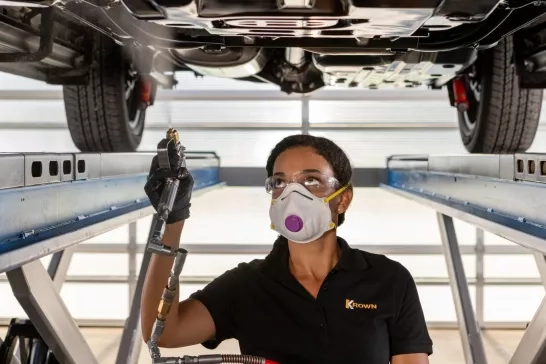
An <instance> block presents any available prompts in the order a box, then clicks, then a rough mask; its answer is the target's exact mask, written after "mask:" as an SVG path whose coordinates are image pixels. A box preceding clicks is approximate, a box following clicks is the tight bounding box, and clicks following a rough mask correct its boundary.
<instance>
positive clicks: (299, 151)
mask: <svg viewBox="0 0 546 364" xmlns="http://www.w3.org/2000/svg"><path fill="white" fill-rule="evenodd" d="M273 176H275V177H278V179H279V181H286V183H290V182H296V181H297V182H300V183H302V184H304V185H305V186H306V187H307V188H308V190H309V191H311V192H313V194H315V195H316V196H317V197H327V196H330V195H331V194H333V193H334V192H336V190H338V189H339V188H341V187H343V186H341V185H339V183H332V182H333V181H336V180H335V179H334V171H333V170H332V167H331V166H330V164H329V163H328V162H327V161H326V159H324V157H322V156H321V155H319V154H317V153H316V152H315V151H314V149H313V148H309V147H297V148H291V149H288V150H286V151H284V152H283V153H281V154H280V155H279V156H278V157H277V159H276V161H275V164H274V165H273ZM326 180H328V181H329V182H330V183H329V184H328V185H326V186H324V183H320V182H319V181H326ZM279 183H281V182H279ZM319 186H320V187H319ZM281 187H282V186H281ZM272 194H273V198H276V197H278V196H275V192H273V193H272ZM351 199H352V191H350V190H346V191H344V192H343V193H342V194H340V195H339V196H337V197H336V198H334V199H332V200H331V201H330V210H331V211H332V219H333V220H332V221H334V222H336V223H337V215H338V214H341V213H343V212H345V211H346V210H347V208H348V207H349V204H350V203H351Z"/></svg>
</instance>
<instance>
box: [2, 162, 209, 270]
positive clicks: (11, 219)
mask: <svg viewBox="0 0 546 364" xmlns="http://www.w3.org/2000/svg"><path fill="white" fill-rule="evenodd" d="M152 157H153V154H152V153H131V154H130V155H128V154H63V155H54V154H43V155H40V154H32V155H30V154H29V155H22V154H21V155H6V156H3V155H0V171H1V173H2V175H3V176H8V177H9V178H7V177H4V179H3V180H0V273H1V272H5V271H8V270H11V269H13V268H16V267H18V266H20V265H22V264H25V263H28V262H30V261H32V260H36V259H39V258H41V257H43V256H45V255H48V254H52V253H55V252H57V251H60V250H63V249H65V248H67V247H69V246H71V245H74V244H76V243H79V242H81V241H83V240H87V239H89V238H91V237H93V236H96V235H99V234H102V233H104V232H106V231H109V230H111V229H114V228H116V227H119V226H122V225H124V224H127V223H129V222H132V221H135V220H137V219H140V218H142V217H144V216H147V215H150V214H152V213H153V212H154V211H153V208H152V207H151V206H150V202H149V200H148V198H147V196H146V194H145V192H144V184H145V183H146V177H147V174H148V170H149V166H150V162H151V158H152ZM80 160H85V162H86V163H85V168H83V164H82V163H81V162H80V163H79V164H78V162H79V161H80ZM52 161H53V162H55V161H56V162H58V163H57V167H55V166H54V167H50V163H51V162H52ZM63 161H65V162H66V161H70V162H71V163H72V167H73V168H71V169H70V171H69V170H68V169H67V168H65V170H64V172H67V173H65V175H64V176H63V171H62V169H63ZM36 162H39V163H40V164H41V167H39V168H38V167H36V164H35V163H36ZM219 164H220V162H219V158H218V157H217V156H216V155H215V154H213V153H209V154H195V155H193V154H191V153H188V159H187V165H188V169H189V170H190V171H191V172H192V176H193V178H194V180H195V184H194V189H195V190H196V191H203V190H204V189H207V188H210V187H213V186H217V185H219V184H220V181H219V179H218V178H219V173H218V171H219ZM59 167H60V168H59ZM65 167H66V164H65ZM78 167H79V169H78ZM59 169H60V170H59ZM38 171H41V172H42V173H40V174H39V173H37V172H38ZM10 172H11V173H10ZM50 172H56V173H50ZM2 183H3V185H2Z"/></svg>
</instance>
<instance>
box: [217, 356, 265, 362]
mask: <svg viewBox="0 0 546 364" xmlns="http://www.w3.org/2000/svg"><path fill="white" fill-rule="evenodd" d="M222 363H237V364H264V363H265V359H264V358H260V357H258V356H252V355H239V354H222Z"/></svg>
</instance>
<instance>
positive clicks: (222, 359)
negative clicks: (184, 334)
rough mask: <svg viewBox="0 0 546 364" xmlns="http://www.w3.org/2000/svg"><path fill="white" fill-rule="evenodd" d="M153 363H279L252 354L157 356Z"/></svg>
mask: <svg viewBox="0 0 546 364" xmlns="http://www.w3.org/2000/svg"><path fill="white" fill-rule="evenodd" d="M152 363H153V364H279V363H277V362H276V361H273V360H269V359H264V358H262V357H258V356H253V355H241V354H210V355H199V356H189V355H186V356H184V357H181V358H180V357H178V358H172V357H171V358H167V357H159V358H153V359H152Z"/></svg>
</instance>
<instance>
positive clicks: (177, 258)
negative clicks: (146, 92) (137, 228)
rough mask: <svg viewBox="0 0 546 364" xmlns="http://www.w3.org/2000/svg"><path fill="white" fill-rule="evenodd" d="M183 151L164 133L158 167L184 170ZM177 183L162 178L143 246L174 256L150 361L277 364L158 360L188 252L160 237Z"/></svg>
mask: <svg viewBox="0 0 546 364" xmlns="http://www.w3.org/2000/svg"><path fill="white" fill-rule="evenodd" d="M184 151H185V148H184V147H183V146H182V144H181V143H180V137H179V136H178V132H177V131H176V130H175V129H173V128H172V127H170V128H169V130H168V131H167V138H166V139H165V140H162V141H161V142H160V143H159V145H158V147H157V159H158V163H159V168H161V169H168V170H173V168H174V169H175V170H177V171H178V170H180V168H185V167H186V158H185V155H184ZM179 184H180V180H179V179H178V178H170V177H169V178H166V181H165V187H164V189H163V192H162V193H161V198H160V200H159V204H158V207H157V221H156V223H155V224H154V226H153V228H152V234H151V236H150V241H149V242H148V245H147V250H148V252H150V253H152V254H160V255H167V256H174V263H173V266H172V268H171V272H170V275H169V278H168V281H167V285H166V286H165V288H164V289H163V294H162V295H161V301H160V302H159V307H158V310H157V311H158V312H157V317H156V320H155V322H154V325H153V327H152V334H151V337H150V340H149V341H148V343H147V345H148V350H149V351H150V356H151V358H152V363H153V364H224V363H226V364H227V363H239V364H278V363H276V362H274V361H271V360H267V359H264V358H261V357H256V356H251V355H237V354H213V355H198V356H188V355H185V356H183V357H161V352H160V350H159V347H158V345H157V343H158V341H159V338H160V337H161V335H162V334H163V330H164V329H165V323H166V321H167V316H168V315H169V311H170V309H171V306H172V303H173V300H174V298H175V297H176V292H177V291H178V289H179V287H180V274H181V273H182V269H183V268H184V263H185V262H186V256H187V255H188V252H187V251H186V250H185V249H182V248H179V249H173V248H172V247H169V246H166V245H164V244H163V242H162V241H163V234H164V233H165V225H166V224H167V218H168V217H169V214H170V213H171V211H172V209H173V205H174V201H175V199H176V194H177V193H178V187H179Z"/></svg>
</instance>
